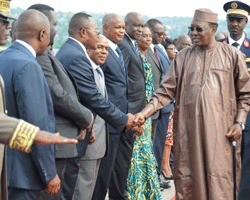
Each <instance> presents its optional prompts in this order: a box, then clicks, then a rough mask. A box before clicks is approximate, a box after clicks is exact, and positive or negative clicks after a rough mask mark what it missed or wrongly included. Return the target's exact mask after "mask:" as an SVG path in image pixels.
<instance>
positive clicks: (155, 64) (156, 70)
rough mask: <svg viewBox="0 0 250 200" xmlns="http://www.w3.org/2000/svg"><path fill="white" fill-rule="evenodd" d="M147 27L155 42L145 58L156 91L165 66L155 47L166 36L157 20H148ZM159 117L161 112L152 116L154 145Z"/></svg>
mask: <svg viewBox="0 0 250 200" xmlns="http://www.w3.org/2000/svg"><path fill="white" fill-rule="evenodd" d="M146 25H147V26H148V27H149V29H150V30H151V33H152V40H153V41H152V44H151V46H150V48H149V49H147V50H146V52H145V56H146V58H147V59H148V62H149V63H150V64H151V66H152V68H153V79H154V81H153V82H154V90H155V91H156V90H157V89H158V88H159V86H160V82H161V79H162V74H163V66H162V63H161V61H160V58H159V54H158V50H157V49H156V47H155V45H156V44H160V43H161V42H162V39H163V36H164V26H163V24H162V23H161V22H160V21H159V20H156V19H150V20H148V21H147V23H146ZM159 117H160V111H158V112H157V113H156V114H155V115H153V116H152V135H151V138H152V142H153V144H154V140H155V134H156V127H157V121H158V118H159Z"/></svg>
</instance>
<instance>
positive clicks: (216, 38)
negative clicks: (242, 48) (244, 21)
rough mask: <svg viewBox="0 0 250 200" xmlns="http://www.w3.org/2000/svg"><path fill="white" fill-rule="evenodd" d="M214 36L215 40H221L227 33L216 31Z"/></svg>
mask: <svg viewBox="0 0 250 200" xmlns="http://www.w3.org/2000/svg"><path fill="white" fill-rule="evenodd" d="M214 38H215V40H221V39H224V38H225V35H224V34H223V33H216V34H215V36H214Z"/></svg>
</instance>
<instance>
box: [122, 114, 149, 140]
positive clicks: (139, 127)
mask: <svg viewBox="0 0 250 200" xmlns="http://www.w3.org/2000/svg"><path fill="white" fill-rule="evenodd" d="M127 115H128V121H127V124H126V131H127V130H132V131H134V132H136V135H137V136H141V135H142V133H143V124H144V122H145V117H144V115H143V114H142V113H137V114H135V115H133V114H131V113H128V114H127Z"/></svg>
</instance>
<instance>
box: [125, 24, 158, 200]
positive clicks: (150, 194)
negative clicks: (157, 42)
mask: <svg viewBox="0 0 250 200" xmlns="http://www.w3.org/2000/svg"><path fill="white" fill-rule="evenodd" d="M137 42H138V48H139V51H140V52H139V54H140V56H141V59H142V61H143V66H144V71H145V83H146V99H147V100H146V101H147V103H148V102H149V100H150V98H151V96H152V94H153V93H154V86H153V69H152V67H151V65H150V63H149V62H148V61H147V58H146V57H145V55H144V54H145V51H146V50H147V49H148V48H150V45H151V43H152V36H151V31H150V29H149V28H148V27H143V29H142V36H141V38H140V39H139V40H138V41H137ZM151 133H152V120H151V118H149V119H148V120H147V121H146V122H145V124H144V131H143V134H142V136H136V139H135V143H134V149H133V154H132V159H131V165H130V169H129V174H128V179H127V188H126V190H127V193H128V199H131V200H149V199H153V200H159V199H161V193H160V185H159V181H158V176H157V172H156V166H157V164H156V159H155V156H154V153H153V144H152V140H151Z"/></svg>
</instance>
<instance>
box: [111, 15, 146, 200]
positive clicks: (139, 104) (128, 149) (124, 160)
mask: <svg viewBox="0 0 250 200" xmlns="http://www.w3.org/2000/svg"><path fill="white" fill-rule="evenodd" d="M124 21H125V31H126V33H125V35H124V37H123V40H122V41H121V42H119V43H118V47H119V48H120V50H121V51H122V54H123V59H124V62H125V68H126V73H127V76H128V91H127V94H128V112H129V113H136V112H137V111H139V110H142V109H143V108H144V107H145V106H146V89H145V87H146V86H145V77H144V68H143V64H142V60H141V58H140V56H139V54H138V45H137V42H136V39H138V38H139V37H141V34H142V27H143V26H144V19H143V17H142V16H141V15H140V14H139V13H135V12H130V13H128V14H127V15H126V17H125V20H124ZM134 140H135V137H134V132H132V131H128V132H126V134H121V137H120V141H119V145H118V149H117V155H116V160H115V165H114V172H113V173H112V176H111V180H110V184H109V197H110V199H126V194H125V186H126V182H127V176H128V171H129V167H130V163H131V156H132V152H133V146H134Z"/></svg>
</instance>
